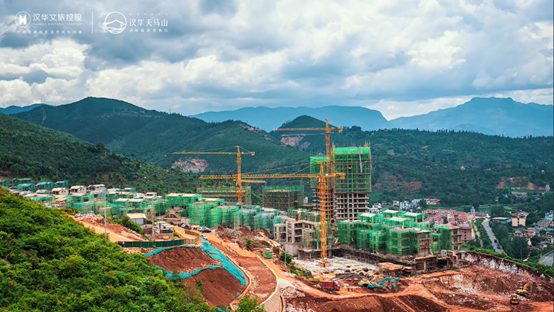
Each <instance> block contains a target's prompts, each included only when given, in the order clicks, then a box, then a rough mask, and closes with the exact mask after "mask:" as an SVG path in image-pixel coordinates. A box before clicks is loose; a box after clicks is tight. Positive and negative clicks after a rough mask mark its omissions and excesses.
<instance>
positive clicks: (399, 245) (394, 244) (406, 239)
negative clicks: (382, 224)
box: [387, 229, 419, 256]
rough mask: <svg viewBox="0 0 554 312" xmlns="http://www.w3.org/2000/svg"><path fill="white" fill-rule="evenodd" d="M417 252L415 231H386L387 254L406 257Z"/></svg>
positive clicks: (417, 242) (417, 244)
mask: <svg viewBox="0 0 554 312" xmlns="http://www.w3.org/2000/svg"><path fill="white" fill-rule="evenodd" d="M418 251H419V241H418V235H417V231H414V230H405V229H389V230H387V253H389V254H393V255H397V256H406V255H413V254H416V253H417V252H418Z"/></svg>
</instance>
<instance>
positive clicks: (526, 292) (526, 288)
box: [516, 283, 533, 296]
mask: <svg viewBox="0 0 554 312" xmlns="http://www.w3.org/2000/svg"><path fill="white" fill-rule="evenodd" d="M531 286H533V284H532V283H527V284H525V285H524V286H523V287H520V288H518V289H517V290H516V294H518V295H520V296H527V295H529V293H530V292H531Z"/></svg>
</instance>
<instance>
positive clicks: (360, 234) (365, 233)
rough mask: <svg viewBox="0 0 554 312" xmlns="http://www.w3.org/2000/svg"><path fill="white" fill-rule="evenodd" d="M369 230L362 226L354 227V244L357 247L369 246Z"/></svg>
mask: <svg viewBox="0 0 554 312" xmlns="http://www.w3.org/2000/svg"><path fill="white" fill-rule="evenodd" d="M370 231H371V230H369V229H364V228H357V229H356V245H357V246H358V248H369V232H370Z"/></svg>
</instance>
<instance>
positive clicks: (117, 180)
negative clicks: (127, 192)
mask: <svg viewBox="0 0 554 312" xmlns="http://www.w3.org/2000/svg"><path fill="white" fill-rule="evenodd" d="M0 171H1V172H0V176H7V177H12V176H20V177H21V176H31V177H33V178H35V179H37V180H39V179H41V178H43V179H48V180H54V181H56V180H69V181H70V182H71V183H74V184H86V185H88V184H92V183H100V182H101V183H106V184H107V185H108V186H120V185H121V186H136V187H137V188H138V189H139V190H141V191H147V190H149V191H158V192H169V191H181V192H183V191H194V190H195V189H196V182H197V180H198V179H197V177H196V176H192V175H187V174H184V173H182V172H179V171H177V170H174V169H169V170H168V169H164V168H161V167H158V166H154V165H151V164H147V163H145V162H142V161H138V160H135V159H131V158H128V157H125V156H122V155H118V154H116V153H114V152H112V151H110V150H108V149H106V148H105V147H104V146H103V145H102V144H96V145H93V144H90V143H87V142H84V141H81V140H79V139H76V138H75V137H73V136H71V135H69V134H66V133H62V132H59V131H54V130H51V129H47V128H44V127H39V126H36V125H33V124H31V123H28V122H25V121H22V120H19V119H16V118H13V117H8V116H5V115H1V114H0Z"/></svg>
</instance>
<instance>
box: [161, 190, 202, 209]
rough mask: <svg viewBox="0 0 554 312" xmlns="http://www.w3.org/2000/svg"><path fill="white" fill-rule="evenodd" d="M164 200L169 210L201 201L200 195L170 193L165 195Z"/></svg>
mask: <svg viewBox="0 0 554 312" xmlns="http://www.w3.org/2000/svg"><path fill="white" fill-rule="evenodd" d="M164 199H165V200H166V202H167V203H168V205H169V207H170V209H171V208H173V207H182V208H185V207H188V206H189V205H191V204H193V203H196V202H199V201H200V200H201V199H202V195H199V194H178V193H172V194H168V195H165V197H164Z"/></svg>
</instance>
